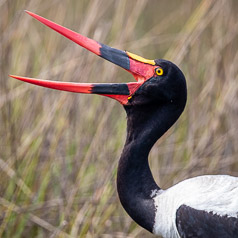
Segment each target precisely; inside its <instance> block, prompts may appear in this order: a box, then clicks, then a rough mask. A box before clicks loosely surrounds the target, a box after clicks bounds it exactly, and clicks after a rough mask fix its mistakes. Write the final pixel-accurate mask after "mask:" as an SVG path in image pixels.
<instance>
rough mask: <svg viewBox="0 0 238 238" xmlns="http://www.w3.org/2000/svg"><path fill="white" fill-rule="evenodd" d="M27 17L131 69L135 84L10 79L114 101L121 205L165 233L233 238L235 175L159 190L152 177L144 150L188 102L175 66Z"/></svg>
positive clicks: (237, 199)
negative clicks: (123, 133) (123, 127)
mask: <svg viewBox="0 0 238 238" xmlns="http://www.w3.org/2000/svg"><path fill="white" fill-rule="evenodd" d="M27 13H28V14H29V15H31V16H32V17H34V18H36V19H37V20H39V21H40V22H42V23H43V24H45V25H47V26H48V27H50V28H52V29H54V30H55V31H57V32H59V33H60V34H62V35H64V36H65V37H67V38H69V39H70V40H72V41H74V42H76V43H77V44H79V45H81V46H82V47H84V48H86V49H87V50H89V51H92V52H93V53H95V54H96V55H98V56H101V57H102V58H104V59H106V60H109V61H111V62H112V63H114V64H117V65H119V66H121V67H122V68H124V69H125V70H127V71H128V72H130V73H131V74H132V75H133V76H134V78H135V79H136V81H137V82H133V83H121V84H96V83H95V84H89V83H69V82H56V81H47V80H39V79H33V78H25V77H19V76H14V75H11V77H13V78H16V79H19V80H22V81H25V82H28V83H32V84H36V85H40V86H43V87H48V88H53V89H58V90H64V91H70V92H76V93H89V94H91V93H94V94H99V95H103V96H107V97H110V98H113V99H116V100H117V101H119V102H120V103H121V104H122V105H123V107H124V109H125V111H126V113H127V138H126V142H125V146H124V149H123V152H122V154H121V158H120V160H119V166H118V174H117V189H118V194H119V198H120V201H121V203H122V206H123V207H124V209H125V210H126V211H127V213H128V214H129V215H130V216H131V218H132V219H133V220H134V221H135V222H137V223H138V224H139V225H140V226H142V227H144V228H145V229H146V230H148V231H150V232H152V233H154V234H156V235H161V236H163V237H167V238H173V237H202V238H208V237H209V238H226V237H230V238H231V237H233V238H234V237H238V178H237V177H232V176H228V175H205V176H199V177H194V178H191V179H187V180H185V181H182V182H180V183H178V184H176V185H174V186H173V187H171V188H169V189H166V190H162V189H161V188H160V187H159V186H158V185H157V184H156V183H155V181H154V179H153V176H152V174H151V170H150V168H149V164H148V154H149V152H150V150H151V148H152V146H153V145H154V143H155V142H156V141H157V140H158V139H159V138H160V137H161V136H162V135H163V134H164V133H165V132H166V131H167V130H168V129H169V128H170V127H171V126H172V125H173V124H174V123H175V121H176V120H177V119H178V118H179V116H180V115H181V113H182V112H183V110H184V107H185V104H186V100H187V89H186V81H185V77H184V75H183V73H182V71H181V70H180V69H179V68H178V67H177V66H176V65H175V64H173V63H171V62H170V61H167V60H163V59H157V60H147V59H144V58H142V57H140V56H137V55H135V54H132V53H129V52H127V51H121V50H117V49H114V48H111V47H109V46H106V45H104V44H100V43H98V42H96V41H94V40H92V39H89V38H87V37H84V36H82V35H80V34H78V33H76V32H73V31H71V30H69V29H67V28H64V27H62V26H60V25H57V24H56V23H54V22H52V21H49V20H47V19H45V18H43V17H41V16H38V15H36V14H34V13H31V12H29V11H27Z"/></svg>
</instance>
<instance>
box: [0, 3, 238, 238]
mask: <svg viewBox="0 0 238 238" xmlns="http://www.w3.org/2000/svg"><path fill="white" fill-rule="evenodd" d="M24 9H28V10H30V11H33V12H35V13H37V14H39V15H42V16H44V17H46V18H48V19H51V20H53V21H55V22H57V23H59V24H62V25H64V26H66V27H69V28H71V29H73V30H75V31H78V32H80V33H82V34H84V35H86V36H89V37H91V38H93V39H95V40H98V41H100V42H102V43H105V44H108V45H110V46H114V47H117V48H119V49H127V50H130V51H131V52H134V53H137V54H139V55H142V56H144V57H146V58H152V59H153V58H166V59H169V60H172V61H174V62H175V63H177V64H178V65H179V66H180V68H181V69H182V70H183V72H184V73H185V75H186V78H187V82H188V94H189V95H188V105H187V107H186V110H185V112H184V113H183V116H182V118H181V119H180V120H179V122H178V123H177V124H176V126H174V127H173V129H171V130H170V131H169V132H168V133H167V134H166V135H165V136H164V137H163V139H161V140H160V141H159V142H158V143H157V144H156V145H155V147H154V148H153V150H152V152H151V154H150V157H151V158H150V163H151V167H152V170H153V174H154V177H155V179H156V180H157V182H158V183H159V184H160V185H161V186H162V187H163V188H167V187H169V186H171V185H172V184H174V183H176V182H178V181H180V180H182V179H185V178H188V177H191V176H197V175H203V174H231V175H235V176H238V146H237V145H238V104H237V102H238V67H237V65H238V63H237V62H238V17H237V11H238V2H237V1H236V0H219V1H215V0H203V1H196V0H190V1H188V0H182V1H181V0H175V1H170V2H168V1H165V0H161V1H156V0H138V1H136V0H133V1H126V0H120V1H116V0H113V1H108V0H87V1H86V0H81V1H76V0H75V1H59V0H53V1H45V0H44V1H40V0H24V1H11V0H0V14H1V21H0V29H1V37H0V57H1V58H0V70H1V74H0V110H1V111H0V136H1V141H0V171H1V180H0V181H1V188H0V214H1V215H0V221H1V222H0V237H87V238H90V237H102V238H108V237H118V238H119V237H137V238H140V237H152V236H151V235H150V234H149V233H148V232H146V231H144V230H143V229H141V228H140V227H139V226H137V225H136V224H135V223H134V222H133V221H132V220H131V219H130V218H129V217H128V215H127V214H126V213H125V212H124V210H123V209H122V207H121V205H120V203H119V200H118V197H117V193H116V186H115V177H116V167H117V162H118V158H119V156H120V153H121V150H122V147H123V143H124V139H125V131H126V120H125V113H124V112H123V109H122V108H121V106H120V105H119V104H117V103H116V102H114V101H111V100H109V99H107V98H101V97H99V96H89V95H75V94H71V93H66V92H59V91H54V90H49V89H44V88H39V87H36V86H32V85H28V84H24V83H21V82H18V81H16V80H13V79H10V78H9V77H8V74H9V73H11V74H18V75H23V76H31V77H38V78H45V79H52V80H60V81H80V82H124V81H130V80H132V78H131V77H129V76H128V74H127V73H126V72H124V71H123V70H121V69H120V68H119V67H116V66H114V65H112V64H110V63H109V62H104V61H103V60H102V59H100V58H98V57H96V56H95V55H93V54H91V53H90V52H87V51H86V50H84V49H82V48H80V47H79V46H77V45H76V44H73V43H71V42H69V41H68V40H67V39H64V38H63V37H62V36H60V35H58V34H57V33H55V32H53V31H52V30H50V29H48V28H47V27H45V26H43V25H41V24H40V23H38V22H37V21H36V20H34V19H32V18H31V17H30V16H28V15H27V14H25V13H24V12H23V10H24Z"/></svg>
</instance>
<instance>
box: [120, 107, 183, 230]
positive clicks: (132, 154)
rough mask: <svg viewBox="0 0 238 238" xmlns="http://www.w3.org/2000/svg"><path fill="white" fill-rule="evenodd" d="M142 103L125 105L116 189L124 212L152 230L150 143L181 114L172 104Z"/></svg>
mask: <svg viewBox="0 0 238 238" xmlns="http://www.w3.org/2000/svg"><path fill="white" fill-rule="evenodd" d="M168 108H169V107H168V105H167V106H166V107H164V108H162V107H161V108H158V106H157V107H153V105H152V106H148V105H147V106H145V108H133V107H125V109H126V112H127V116H128V121H127V139H126V143H125V146H124V149H123V152H122V155H121V158H120V161H119V166H118V176H117V189H118V194H119V198H120V201H121V203H122V205H123V207H124V209H125V210H126V211H127V213H128V214H129V215H130V216H131V217H132V219H133V220H135V221H136V222H137V223H138V224H139V225H140V226H142V227H144V228H145V229H147V230H148V231H150V232H152V230H153V225H154V219H155V207H154V201H153V196H154V195H155V193H156V192H157V191H158V190H159V189H160V188H159V187H158V185H157V184H156V183H155V181H154V179H153V176H152V174H151V170H150V168H149V163H148V154H149V152H150V150H151V148H152V146H153V145H154V143H155V142H156V141H157V140H158V139H159V138H160V137H161V136H162V135H163V134H164V133H165V132H166V131H167V130H168V129H169V128H170V127H171V126H172V124H173V123H174V122H175V121H176V120H177V118H178V117H179V115H180V114H181V112H182V111H181V110H180V111H178V110H177V109H176V108H175V107H173V105H171V108H170V109H171V110H168Z"/></svg>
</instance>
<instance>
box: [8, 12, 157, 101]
mask: <svg viewBox="0 0 238 238" xmlns="http://www.w3.org/2000/svg"><path fill="white" fill-rule="evenodd" d="M26 12H27V13H28V14H29V15H31V16H32V17H34V18H35V19H37V20H38V21H40V22H41V23H43V24H45V25H46V26H48V27H50V28H52V29H53V30H55V31H57V32H59V33H60V34H62V35H63V36H65V37H67V38H69V39H70V40H72V41H74V42H75V43H77V44H79V45H80V46H82V47H84V48H85V49H87V50H89V51H91V52H93V53H94V54H96V55H98V56H100V57H102V58H104V59H106V60H108V61H110V62H112V63H114V64H116V65H119V66H121V67H122V68H124V69H125V70H127V71H128V72H130V73H131V74H132V75H133V76H134V78H135V79H136V81H137V82H133V83H119V84H114V83H109V84H107V83H103V84H100V83H92V84H91V83H71V82H59V81H49V80H41V79H34V78H26V77H20V76H15V75H9V76H10V77H12V78H15V79H18V80H21V81H24V82H28V83H31V84H36V85H39V86H43V87H47V88H53V89H57V90H63V91H69V92H75V93H90V94H92V93H93V94H99V95H104V96H108V97H111V98H113V99H116V100H117V101H119V102H120V103H121V104H123V105H126V104H127V103H128V100H129V98H131V96H132V95H133V94H134V93H135V92H136V90H137V89H138V88H139V87H140V86H141V85H142V84H143V83H144V82H145V81H146V80H148V79H149V78H151V77H152V76H153V75H154V70H155V67H156V66H155V61H154V60H147V59H144V58H142V57H140V56H137V55H135V54H132V53H129V52H127V51H121V50H117V49H114V48H111V47H109V46H107V45H104V44H101V43H98V42H97V41H94V40H92V39H89V38H87V37H85V36H82V35H80V34H78V33H76V32H74V31H71V30H69V29H67V28H65V27H63V26H60V25H58V24H56V23H54V22H52V21H49V20H47V19H45V18H43V17H41V16H39V15H36V14H34V13H32V12H29V11H26Z"/></svg>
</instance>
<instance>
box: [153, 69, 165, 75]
mask: <svg viewBox="0 0 238 238" xmlns="http://www.w3.org/2000/svg"><path fill="white" fill-rule="evenodd" d="M155 73H156V74H157V75H159V76H161V75H163V74H164V70H163V69H162V68H156V69H155Z"/></svg>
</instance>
